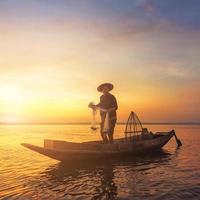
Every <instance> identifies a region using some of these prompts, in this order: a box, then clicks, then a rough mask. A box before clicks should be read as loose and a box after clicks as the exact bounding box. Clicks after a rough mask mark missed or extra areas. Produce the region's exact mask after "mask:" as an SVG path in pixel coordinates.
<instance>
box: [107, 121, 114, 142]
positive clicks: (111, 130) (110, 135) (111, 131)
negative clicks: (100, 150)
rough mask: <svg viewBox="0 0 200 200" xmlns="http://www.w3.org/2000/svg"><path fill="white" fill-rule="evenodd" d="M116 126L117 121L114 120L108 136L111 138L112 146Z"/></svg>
mask: <svg viewBox="0 0 200 200" xmlns="http://www.w3.org/2000/svg"><path fill="white" fill-rule="evenodd" d="M115 124H116V120H112V121H111V122H110V132H109V134H108V137H109V142H110V143H111V144H112V143H113V134H114V129H115Z"/></svg>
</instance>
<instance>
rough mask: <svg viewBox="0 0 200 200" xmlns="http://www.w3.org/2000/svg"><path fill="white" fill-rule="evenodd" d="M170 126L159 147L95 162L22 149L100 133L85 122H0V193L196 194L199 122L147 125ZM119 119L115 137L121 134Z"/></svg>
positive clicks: (22, 195)
mask: <svg viewBox="0 0 200 200" xmlns="http://www.w3.org/2000/svg"><path fill="white" fill-rule="evenodd" d="M147 127H148V128H149V129H150V130H152V131H161V130H165V131H168V130H171V129H175V130H176V133H177V135H178V137H179V138H180V139H181V141H182V143H183V146H182V147H181V148H179V149H177V148H176V143H175V140H174V139H172V140H171V141H170V142H169V144H167V145H166V146H165V147H164V149H163V151H162V152H160V153H156V154H150V155H144V156H142V157H136V156H135V157H133V158H126V159H119V160H115V161H109V160H107V161H105V162H102V161H101V162H96V163H88V162H87V163H84V162H81V163H78V164H70V163H66V164H62V163H60V162H58V161H55V160H52V159H50V158H47V157H44V156H42V155H40V154H37V153H34V152H32V151H30V150H28V149H25V148H24V147H22V146H21V145H20V143H22V142H26V143H31V144H36V145H41V146H42V145H43V139H44V138H49V139H61V140H68V141H73V142H81V141H88V140H96V139H99V134H98V133H92V132H90V129H89V126H88V125H56V126H53V125H45V126H44V125H37V126H32V125H23V126H22V125H14V126H10V125H1V126H0V199H30V200H31V199H45V200H46V199H56V200H57V199H80V200H82V199H162V200H163V199H187V200H188V199H190V200H191V199H200V126H184V125H179V126H178V125H150V126H147ZM123 129H124V126H123V125H118V126H117V127H116V132H115V137H120V136H123Z"/></svg>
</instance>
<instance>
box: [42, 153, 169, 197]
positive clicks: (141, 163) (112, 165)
mask: <svg viewBox="0 0 200 200" xmlns="http://www.w3.org/2000/svg"><path fill="white" fill-rule="evenodd" d="M170 155H171V154H170V153H167V152H164V151H161V152H157V153H156V154H151V155H148V156H142V157H135V158H130V157H129V158H125V159H123V158H121V159H115V160H110V161H106V162H105V161H99V162H96V163H92V162H91V163H71V164H70V165H69V164H67V163H59V164H56V165H53V166H50V167H49V168H47V169H46V171H44V172H42V173H41V174H40V176H41V177H42V178H39V179H44V177H45V178H46V181H45V182H43V184H44V185H45V186H44V187H48V186H49V185H54V186H55V187H57V188H60V189H57V192H58V193H61V194H64V196H68V197H69V198H71V197H72V196H74V197H75V196H78V197H80V195H81V196H82V198H88V197H89V196H90V197H91V199H115V198H116V197H117V194H118V187H117V184H116V183H115V179H116V180H117V181H119V180H118V179H119V176H120V174H118V171H119V170H120V169H121V171H123V173H124V175H123V178H122V179H121V182H124V180H123V179H127V176H126V171H127V172H128V173H131V177H135V175H136V173H137V172H139V171H141V172H142V173H143V174H145V173H148V170H151V169H152V168H156V165H158V164H162V163H165V162H168V161H169V160H170V159H171V158H170ZM149 165H150V166H149ZM132 169H134V170H132ZM129 176H130V175H129ZM47 183H48V184H47ZM61 185H63V187H61ZM72 185H73V187H70V186H72ZM78 185H81V187H83V188H84V191H82V189H81V188H79V187H78ZM83 185H84V186H83ZM40 186H41V185H40ZM133 186H134V185H133ZM86 188H87V190H85V189H86ZM77 190H79V193H77Z"/></svg>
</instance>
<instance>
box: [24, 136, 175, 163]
mask: <svg viewBox="0 0 200 200" xmlns="http://www.w3.org/2000/svg"><path fill="white" fill-rule="evenodd" d="M173 135H174V134H173V132H167V133H159V134H157V135H156V136H155V137H154V138H153V139H148V140H144V141H135V142H132V143H125V142H123V140H122V139H118V140H116V141H115V144H102V143H101V142H84V143H70V142H65V141H58V140H44V147H39V146H35V145H32V144H25V143H23V144H22V145H23V146H24V147H26V148H28V149H30V150H32V151H35V152H37V153H40V154H42V155H44V156H47V157H50V158H53V159H55V160H59V161H63V162H69V161H76V160H77V161H78V160H93V159H94V160H95V159H107V158H116V157H124V156H132V155H134V154H141V153H148V152H152V151H158V150H160V149H161V148H162V147H163V146H164V145H165V144H166V143H167V142H168V141H169V140H170V139H171V138H172V137H173Z"/></svg>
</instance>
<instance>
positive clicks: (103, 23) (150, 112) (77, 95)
mask: <svg viewBox="0 0 200 200" xmlns="http://www.w3.org/2000/svg"><path fill="white" fill-rule="evenodd" d="M181 2H182V1H178V0H169V1H165V0H135V1H133V0H125V1H124V0H115V1H111V0H101V1H97V0H77V1H75V0H59V1H53V0H46V1H39V0H28V1H27V0H15V1H14V0H1V1H0V72H1V73H0V122H2V123H10V122H15V123H17V122H26V123H29V122H31V123H43V122H44V123H51V122H55V123H59V122H61V123H65V122H66V123H68V122H89V121H90V119H91V110H89V109H88V107H87V105H88V103H89V102H90V101H94V102H96V103H98V100H99V95H100V93H98V92H97V91H96V88H97V86H98V85H99V84H100V83H102V82H111V83H113V84H114V86H115V88H114V90H113V91H112V93H113V94H114V95H115V96H116V97H117V99H118V104H119V110H118V121H120V122H122V121H126V119H127V117H128V115H129V112H130V111H135V112H136V113H137V114H138V115H139V117H140V119H141V120H142V121H144V122H200V64H199V63H200V62H199V58H200V49H199V48H200V12H199V11H200V3H199V1H196V0H191V1H186V0H183V2H184V3H181Z"/></svg>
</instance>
